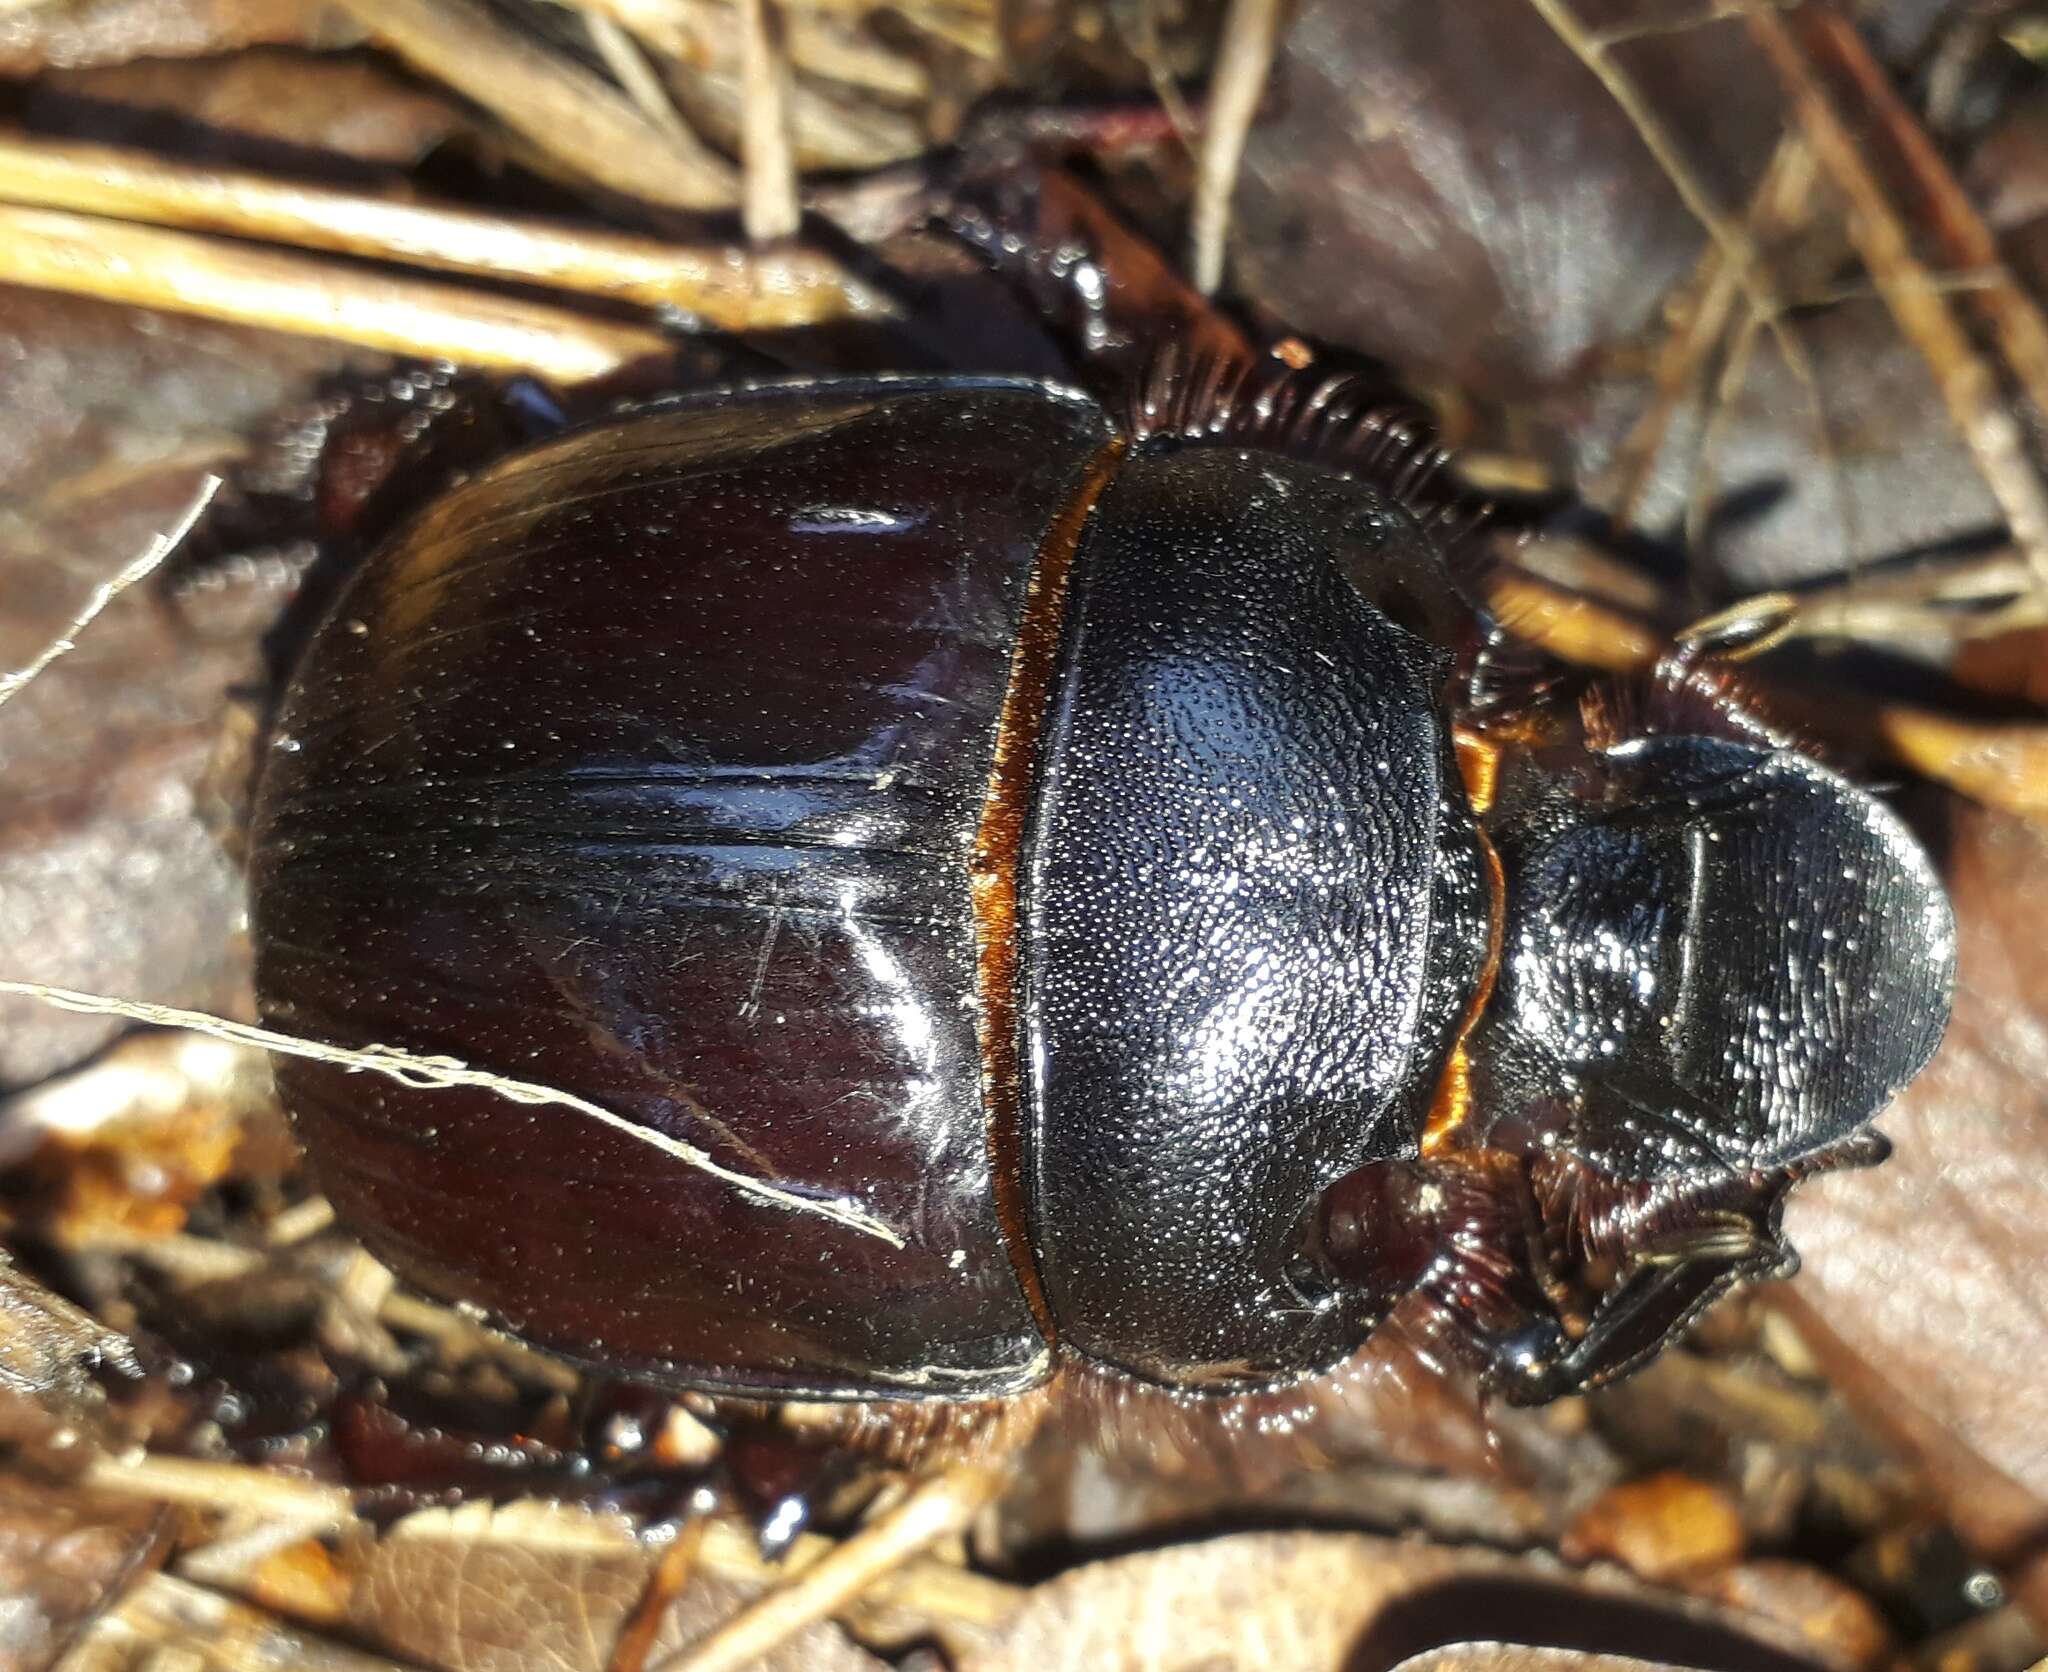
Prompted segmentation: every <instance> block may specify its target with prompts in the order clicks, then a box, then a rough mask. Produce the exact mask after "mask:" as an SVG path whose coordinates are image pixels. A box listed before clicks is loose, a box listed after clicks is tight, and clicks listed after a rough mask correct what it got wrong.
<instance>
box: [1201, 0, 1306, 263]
mask: <svg viewBox="0 0 2048 1672" xmlns="http://www.w3.org/2000/svg"><path fill="white" fill-rule="evenodd" d="M1282 6H1283V0H1231V6H1230V15H1229V16H1228V17H1227V18H1226V19H1225V20H1224V24H1223V39H1222V41H1221V42H1220V43H1219V45H1218V46H1217V49H1216V69H1215V73H1214V75H1213V76H1212V77H1211V78H1210V84H1209V99H1208V109H1207V114H1206V116H1205V117H1204V120H1203V124H1202V145H1201V150H1200V151H1199V152H1198V153H1197V155H1196V158H1195V200H1194V207H1193V210H1192V212H1191V215H1190V218H1189V229H1188V243H1189V257H1188V265H1189V268H1190V270H1191V272H1192V274H1193V278H1194V285H1195V288H1196V289H1197V290H1199V291H1200V292H1201V293H1202V294H1203V295H1204V296H1212V295H1214V294H1215V292H1216V287H1217V286H1218V285H1220V284H1222V282H1223V254H1224V246H1225V244H1226V242H1227V241H1228V239H1229V236H1230V199H1231V195H1232V194H1233V193H1234V192H1235V191H1236V190H1237V175H1238V169H1239V167H1240V165H1241V164H1242V163H1243V161H1244V146H1245V140H1246V138H1247V136H1249V134H1250V133H1251V128H1252V117H1253V116H1254V115H1255V114H1256V113H1257V111H1258V108H1259V100H1260V98H1261V97H1262V96H1263V95H1264V93H1265V90H1266V78H1267V76H1268V75H1269V74H1271V72H1272V68H1273V53H1274V51H1275V50H1276V49H1277V47H1278V45H1279V41H1280V13H1281V10H1282Z"/></svg>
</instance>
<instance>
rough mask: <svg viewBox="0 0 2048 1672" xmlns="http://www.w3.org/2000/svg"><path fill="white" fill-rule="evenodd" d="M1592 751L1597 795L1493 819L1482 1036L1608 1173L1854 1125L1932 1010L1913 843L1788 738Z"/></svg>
mask: <svg viewBox="0 0 2048 1672" xmlns="http://www.w3.org/2000/svg"><path fill="white" fill-rule="evenodd" d="M1601 759H1602V762H1603V769H1604V770H1605V771H1606V772H1607V773H1608V774H1609V775H1610V793H1609V794H1608V795H1607V796H1606V797H1604V798H1603V799H1602V800H1600V801H1599V802H1597V803H1584V802H1581V803H1576V804H1575V806H1574V810H1573V814H1572V817H1571V819H1570V821H1569V822H1565V823H1563V824H1562V827H1561V828H1560V827H1559V824H1558V821H1556V820H1555V819H1554V818H1553V819H1552V821H1551V822H1550V823H1549V825H1548V827H1547V828H1545V829H1543V830H1542V831H1541V832H1540V833H1537V832H1513V831H1510V832H1508V833H1507V837H1508V845H1509V849H1510V852H1509V859H1510V876H1509V886H1508V911H1509V927H1508V936H1507V941H1506V948H1505V961H1504V965H1503V969H1502V977H1501V995H1500V999H1499V1001H1497V1003H1496V1005H1495V1007H1494V1009H1493V1012H1492V1026H1491V1028H1490V1030H1489V1039H1488V1041H1487V1042H1486V1043H1487V1048H1488V1049H1489V1050H1490V1052H1491V1053H1492V1054H1493V1055H1494V1056H1495V1057H1499V1058H1507V1059H1512V1060H1513V1061H1515V1062H1517V1063H1519V1064H1520V1065H1521V1066H1520V1068H1519V1071H1518V1072H1519V1075H1520V1077H1521V1078H1522V1079H1524V1080H1537V1079H1541V1078H1543V1077H1545V1076H1548V1077H1550V1078H1552V1079H1553V1081H1554V1084H1552V1085H1551V1086H1549V1087H1542V1088H1537V1087H1534V1086H1531V1087H1530V1088H1529V1089H1530V1090H1532V1091H1533V1090H1537V1089H1541V1090H1544V1091H1547V1092H1549V1093H1551V1094H1552V1095H1559V1096H1561V1097H1562V1098H1563V1099H1564V1101H1565V1102H1566V1103H1567V1104H1569V1105H1570V1107H1571V1110H1572V1114H1571V1116H1570V1122H1569V1124H1570V1131H1569V1134H1568V1138H1567V1142H1568V1147H1569V1149H1570V1150H1571V1151H1572V1153H1574V1154H1575V1155H1577V1156H1578V1157H1579V1158H1580V1159H1581V1160H1583V1161H1586V1162H1588V1163H1589V1164H1591V1165H1592V1166H1594V1167H1596V1168H1598V1169H1599V1170H1600V1171H1602V1172H1604V1173H1607V1174H1608V1175H1610V1176H1612V1177H1616V1178H1636V1179H1641V1178H1651V1177H1657V1176H1663V1175H1668V1174H1672V1173H1674V1172H1677V1171H1680V1170H1683V1169H1687V1168H1696V1167H1699V1166H1702V1165H1707V1166H1730V1167H1735V1166H1740V1167H1746V1168H1763V1167H1774V1166H1780V1165H1783V1164H1785V1163H1787V1162H1790V1161H1793V1160H1796V1159H1798V1158H1799V1157H1801V1156H1805V1155H1808V1154H1811V1153H1812V1152H1813V1151H1815V1150H1817V1149H1820V1148H1823V1147H1825V1146H1827V1145H1829V1144H1831V1143H1834V1142H1836V1141H1837V1140H1839V1139H1841V1138H1843V1137H1846V1136H1847V1135H1848V1134H1850V1133H1852V1132H1854V1131H1855V1130H1856V1129H1857V1128H1859V1127H1861V1126H1862V1125H1863V1124H1864V1123H1866V1122H1867V1121H1869V1120H1870V1119H1872V1118H1873V1117H1874V1116H1875V1115H1876V1114H1877V1112H1878V1110H1879V1109H1881V1108H1882V1107H1883V1106H1884V1104H1885V1103H1886V1102H1888V1101H1889V1100H1890V1099H1891V1097H1892V1096H1893V1095H1894V1094H1895V1093H1896V1092H1897V1091H1898V1090H1899V1088H1900V1087H1901V1086H1903V1085H1904V1084H1905V1083H1906V1081H1908V1080H1909V1079H1911V1078H1912V1076H1913V1075H1914V1074H1915V1073H1917V1072H1918V1070H1919V1069H1920V1067H1921V1066H1922V1065H1923V1064H1924V1063H1925V1062H1926V1060H1927V1058H1928V1057H1929V1056H1931V1055H1932V1054H1933V1051H1934V1047H1935V1045H1936V1044H1937V1043H1938V1042H1939V1041H1940V1038H1941V1034H1942V1030H1943V1027H1944V1026H1945V1024H1946V1022H1947V1018H1948V1008H1949V994H1950V989H1951V986H1952V984H1953V978H1954V958H1955V950H1954V942H1955V934H1954V924H1953V919H1952V917H1951V915H1950V912H1949V908H1948V904H1947V901H1946V898H1945V896H1944V895H1943V892H1942V890H1941V888H1940V885H1939V883H1938V882H1937V881H1936V879H1935V876H1934V873H1933V870H1932V868H1931V866H1930V865H1929V863H1928V860H1927V858H1926V855H1925V854H1924V853H1923V852H1922V851H1921V849H1920V848H1919V846H1918V844H1917V843H1916V842H1915V841H1914V840H1913V838H1912V837H1911V836H1910V835H1909V834H1908V833H1907V831H1906V830H1905V828H1904V826H1903V825H1902V824H1900V822H1899V821H1898V819H1897V818H1896V817H1895V816H1894V815H1893V814H1892V813H1891V812H1890V811H1889V810H1887V809H1886V808H1885V807H1883V806H1882V805H1881V804H1880V803H1879V802H1877V801H1876V800H1875V799H1874V798H1873V797H1871V796H1870V795H1868V794H1867V793H1865V792H1864V791H1862V790H1859V789H1857V788H1856V787H1854V786H1853V785H1851V784H1849V783H1847V782H1846V781H1845V780H1843V779H1841V778H1839V777H1837V776H1836V775H1835V774H1833V773H1831V772H1829V771H1827V770H1826V769H1825V768H1823V767H1821V766H1819V765H1817V764H1815V763H1814V762H1813V761H1810V760H1808V759H1806V758H1805V757H1803V756H1800V755H1797V754H1793V753H1791V752H1789V751H1785V750H1766V749H1761V748H1757V747H1753V746H1751V745H1747V744H1741V743H1735V742H1730V741H1727V740H1725V739H1719V738H1704V737H1679V738H1653V739H1646V740H1643V741H1640V742H1636V743H1632V744H1629V745H1627V746H1625V747H1623V748H1621V749H1617V750H1614V751H1611V752H1610V753H1609V754H1608V755H1606V756H1604V757H1601ZM1552 807H1553V811H1554V808H1555V804H1554V803H1553V804H1552ZM1518 838H1519V839H1518ZM1518 1089H1519V1088H1518Z"/></svg>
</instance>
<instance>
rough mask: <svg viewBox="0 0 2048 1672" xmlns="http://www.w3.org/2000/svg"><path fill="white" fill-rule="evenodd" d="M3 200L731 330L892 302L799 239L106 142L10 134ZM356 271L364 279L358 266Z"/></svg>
mask: <svg viewBox="0 0 2048 1672" xmlns="http://www.w3.org/2000/svg"><path fill="white" fill-rule="evenodd" d="M0 200H4V201H12V202H16V203H23V204H36V205H41V206H44V207H47V208H52V209H71V210H79V211H82V212H84V213H87V214H93V215H108V216H113V217H116V218H119V219H124V220H134V221H146V222H154V223H158V224H162V225H166V226H173V227H184V228H192V229H196V230H202V231H212V232H227V233H233V234H235V235H237V236H239V237H245V238H261V239H266V240H269V241H271V242H274V243H279V244H291V245H298V246H303V247H306V248H312V249H322V250H333V251H337V252H339V253H342V254H345V255H358V256H366V257H370V258H372V259H375V260H379V261H391V262H399V263H404V264H408V265H412V266H420V267H435V268H441V269H445V270H447V271H451V272H457V273H469V274H474V275H476V276H478V277H486V278H493V279H504V280H509V281H512V282H516V283H521V284H534V285H548V286H552V287H555V288H557V289H561V290H570V291H578V292H582V293H584V294H588V295H592V296H602V297H606V298H609V299H613V300H617V301H623V302H632V303H636V304H639V305H642V306H648V307H670V308H677V309H680V310H682V311H683V312H685V313H689V314H693V315H695V316H696V317H698V318H700V319H702V320H704V321H705V322H706V323H708V324H710V325H712V326H714V327H716V328H717V329H719V330H721V331H775V330H788V329H793V328H795V327H799V326H805V325H816V324H820V323H823V322H825V321H828V320H834V319H842V318H846V317H849V316H852V317H864V316H875V315H883V314H888V313H891V312H893V311H894V308H893V305H892V304H891V303H890V302H889V300H888V299H887V298H886V297H884V296H882V295H881V294H880V293H879V292H877V291H874V290H871V289H869V288H868V287H867V286H865V285H863V284H861V283H859V282H858V281H857V280H855V279H853V278H851V277H850V276H849V275H848V274H847V273H846V272H845V270H844V269H843V268H842V267H840V266H839V264H838V263H837V262H835V261H833V260H831V259H830V258H829V257H827V256H825V255H822V254H821V253H819V252H818V251H815V250H808V249H804V248H802V247H800V246H794V245H790V246H785V247H783V248H781V249H777V250H773V251H762V252H758V253H757V252H752V251H748V250H746V249H744V248H742V247H740V246H738V245H688V244H672V243H668V242H665V241H663V240H659V239H652V238H638V237H633V236H631V235H628V234H625V233H615V232H603V231H594V230H590V229H586V228H582V227H575V226H567V225H562V224H559V223H554V222H548V221H536V220H517V219H506V218H503V217H501V216H497V215H492V214H483V213H479V212H477V211H475V210H469V209H456V208H449V207H444V206H438V205H433V204H420V203H400V202H394V201H392V200H391V199H388V198H382V197H371V196H366V195H363V194H359V193H354V192H342V191H333V190H330V189H328V188H326V187H322V186H313V185H306V184H301V183H299V182H295V181H290V180H280V179H277V178H275V177H273V176H270V175H264V174H251V173H246V172H238V171H236V170H232V169H220V168H207V167H195V166H192V165H189V164H184V163H171V162H164V161H161V160H159V159H157V158H155V157H152V156H150V155H149V154H148V153H146V152H140V151H131V150H124V149H121V148H119V147H115V146H108V145H82V144H71V143H68V142H64V141H55V140H44V139H30V138H26V137H23V136H21V135H14V134H0ZM347 277H348V279H349V280H350V281H351V282H357V275H356V274H355V273H354V271H353V270H350V272H349V273H348V275H347ZM490 300H495V299H490ZM550 317H554V316H550ZM582 323H584V324H596V323H598V322H594V321H583V322H582ZM635 340H636V341H640V340H645V341H652V339H651V338H644V339H635ZM416 351H423V352H428V353H433V354H440V353H444V352H448V351H447V350H445V349H441V348H434V347H431V346H429V347H428V348H426V349H425V350H417V347H416ZM614 363H615V362H614Z"/></svg>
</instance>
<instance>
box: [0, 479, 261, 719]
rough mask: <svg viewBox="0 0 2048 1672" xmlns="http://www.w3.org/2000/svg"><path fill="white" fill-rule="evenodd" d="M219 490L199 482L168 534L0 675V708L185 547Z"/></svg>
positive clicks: (215, 483)
mask: <svg viewBox="0 0 2048 1672" xmlns="http://www.w3.org/2000/svg"><path fill="white" fill-rule="evenodd" d="M220 488H221V479H220V478H219V477H218V476H208V477H207V478H206V479H205V480H204V481H202V482H201V483H200V485H199V491H198V492H197V493H195V494H194V495H193V496H192V502H191V504H189V505H187V506H186V507H185V509H184V511H183V512H182V513H181V514H180V515H179V517H178V520H177V522H176V523H175V524H173V525H172V527H171V528H170V530H169V531H168V532H166V533H163V534H158V535H155V536H153V537H152V538H151V540H150V542H149V544H148V545H147V546H146V547H144V548H143V551H142V553H141V554H140V555H139V556H138V557H136V558H135V559H134V560H133V561H132V562H131V563H129V564H128V565H127V566H126V567H125V568H123V569H122V570H121V572H120V573H119V574H117V575H115V576H114V577H113V578H112V579H111V580H106V581H102V582H101V583H100V584H99V585H98V586H96V587H94V588H93V589H92V596H91V597H89V598H88V599H86V601H85V605H84V607H83V608H82V609H80V610H79V612H78V613H77V614H76V615H74V616H73V617H72V618H71V620H70V622H69V624H68V625H67V626H66V627H65V628H64V630H63V631H62V632H61V633H59V634H58V635H57V636H56V637H55V638H54V639H52V640H51V641H50V642H49V643H48V644H47V645H45V646H44V647H43V649H42V651H41V652H40V653H39V654H38V655H37V656H36V657H35V658H34V659H33V660H32V661H31V662H30V663H29V664H28V666H27V667H25V668H22V669H20V670H18V671H17V672H14V673H9V674H0V706H5V705H6V704H7V703H8V702H9V701H11V700H12V699H13V698H14V697H15V696H17V695H19V694H20V693H21V692H22V691H25V690H26V689H28V687H29V685H30V683H31V682H33V681H34V680H35V679H36V678H37V677H38V676H40V675H41V674H42V672H43V671H44V669H46V668H48V667H49V666H50V664H51V663H53V662H55V661H56V660H57V659H58V658H59V657H61V656H68V655H69V654H70V653H71V652H72V651H74V650H76V649H77V648H78V635H79V634H80V633H82V632H84V631H85V629H86V628H88V627H90V626H91V625H92V624H93V622H94V621H95V620H97V619H98V617H99V614H100V612H101V611H102V610H104V609H105V608H106V607H107V606H108V605H109V604H111V603H112V602H113V601H114V600H115V599H116V598H118V597H120V596H121V594H122V593H124V592H126V591H127V590H128V589H129V588H130V587H131V586H133V585H135V584H136V582H138V581H142V580H146V579H148V578H149V576H150V575H152V574H153V573H155V572H156V570H157V568H158V566H159V565H161V564H162V563H163V561H164V559H165V558H167V557H169V556H170V555H171V554H172V553H173V552H175V551H176V550H177V549H178V548H179V547H180V546H181V545H183V544H184V543H185V536H186V535H188V534H190V533H191V532H192V528H193V525H194V524H195V523H197V522H198V521H199V519H200V518H201V517H202V516H204V515H205V513H206V508H207V506H209V505H211V504H212V503H213V496H214V495H215V494H217V493H219V492H220Z"/></svg>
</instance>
